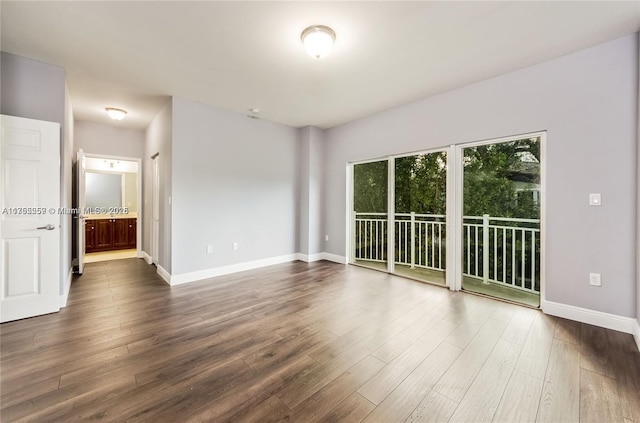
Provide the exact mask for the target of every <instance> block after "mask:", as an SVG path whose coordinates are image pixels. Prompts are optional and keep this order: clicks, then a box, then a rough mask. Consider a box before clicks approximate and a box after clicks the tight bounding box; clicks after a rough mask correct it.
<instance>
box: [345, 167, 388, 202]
mask: <svg viewBox="0 0 640 423" xmlns="http://www.w3.org/2000/svg"><path fill="white" fill-rule="evenodd" d="M353 207H354V210H355V211H356V212H358V213H386V212H387V161H386V160H384V161H379V162H371V163H361V164H356V165H354V166H353Z"/></svg>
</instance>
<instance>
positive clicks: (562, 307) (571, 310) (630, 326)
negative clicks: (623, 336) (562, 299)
mask: <svg viewBox="0 0 640 423" xmlns="http://www.w3.org/2000/svg"><path fill="white" fill-rule="evenodd" d="M540 305H541V308H542V311H543V312H544V313H545V314H550V315H552V316H557V317H563V318H565V319H569V320H575V321H577V322H582V323H587V324H590V325H594V326H600V327H603V328H607V329H613V330H617V331H620V332H625V333H630V334H633V333H634V331H636V330H637V329H636V328H637V325H638V321H637V320H636V319H634V318H632V317H624V316H618V315H617V314H610V313H604V312H602V311H596V310H589V309H587V308H582V307H576V306H572V305H567V304H562V303H554V302H553V301H546V300H543V301H541V304H540ZM636 342H638V336H636Z"/></svg>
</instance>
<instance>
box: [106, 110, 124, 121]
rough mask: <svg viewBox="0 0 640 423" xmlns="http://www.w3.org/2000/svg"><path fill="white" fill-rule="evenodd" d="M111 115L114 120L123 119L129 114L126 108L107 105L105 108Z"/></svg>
mask: <svg viewBox="0 0 640 423" xmlns="http://www.w3.org/2000/svg"><path fill="white" fill-rule="evenodd" d="M105 110H106V111H107V114H108V115H109V117H110V118H111V119H113V120H122V119H124V117H125V116H126V115H127V111H126V110H122V109H116V108H115V107H107V108H106V109H105Z"/></svg>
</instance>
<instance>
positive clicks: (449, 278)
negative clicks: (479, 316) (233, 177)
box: [350, 133, 544, 307]
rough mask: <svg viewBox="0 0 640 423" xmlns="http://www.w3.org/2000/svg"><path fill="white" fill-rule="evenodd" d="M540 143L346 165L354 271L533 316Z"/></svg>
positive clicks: (458, 148)
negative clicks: (466, 295) (427, 285)
mask: <svg viewBox="0 0 640 423" xmlns="http://www.w3.org/2000/svg"><path fill="white" fill-rule="evenodd" d="M543 139H544V133H537V134H532V135H527V136H522V137H511V138H504V139H500V140H493V141H486V142H477V143H469V144H465V145H451V146H449V147H448V148H447V149H444V150H440V151H429V152H424V153H420V154H411V155H403V156H400V155H398V156H390V157H387V158H385V159H381V160H378V161H371V162H366V163H356V164H353V165H352V168H351V169H352V171H353V185H352V188H353V204H352V207H351V208H350V212H351V221H350V228H351V230H350V241H351V255H350V261H351V263H354V264H358V265H362V266H367V267H370V268H374V269H378V270H383V271H387V272H390V273H395V274H398V275H402V276H407V277H411V278H414V279H419V280H422V281H427V282H431V283H435V284H440V285H446V286H449V288H450V289H452V290H460V289H464V290H468V291H472V292H475V293H479V294H483V295H490V296H494V297H499V298H502V299H506V300H509V301H515V302H520V303H523V304H527V305H531V306H534V307H538V306H539V305H540V290H541V285H542V283H541V280H542V273H543V272H542V271H543V269H542V266H541V264H542V263H541V261H542V251H541V249H542V243H541V226H540V222H541V214H542V213H541V204H542V200H541V193H542V182H541V177H542V172H541V170H542V167H541V165H542V162H541V161H542V155H541V147H542V143H543ZM448 253H449V254H448Z"/></svg>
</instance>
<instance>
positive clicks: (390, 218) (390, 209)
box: [345, 146, 455, 289]
mask: <svg viewBox="0 0 640 423" xmlns="http://www.w3.org/2000/svg"><path fill="white" fill-rule="evenodd" d="M453 147H454V146H447V147H438V148H432V149H428V150H420V151H414V152H411V153H404V154H393V155H388V156H384V157H379V158H375V159H367V160H358V161H353V162H349V163H348V164H347V171H346V174H347V189H346V192H347V199H346V204H347V215H346V218H347V225H346V228H347V237H346V244H345V249H346V251H347V254H346V256H347V263H349V264H353V261H354V260H355V255H354V253H355V239H354V234H355V227H354V223H355V222H354V219H353V207H354V202H353V196H354V194H355V192H354V185H355V180H354V174H355V172H354V166H356V165H360V164H366V163H375V162H383V161H385V160H386V161H387V268H386V272H387V273H392V274H395V261H396V260H395V241H396V240H395V235H396V231H395V218H396V216H395V214H396V191H395V190H396V178H395V173H396V172H395V171H396V159H399V158H403V157H411V156H420V155H425V154H433V153H443V152H444V153H447V188H446V197H447V199H446V209H447V210H446V214H445V216H446V229H447V234H449V233H450V232H449V230H450V229H451V228H452V226H451V224H450V223H449V222H450V219H451V217H453V216H455V213H453V211H450V205H451V203H452V200H453V196H452V195H451V194H452V193H454V192H455V191H454V188H455V185H454V184H453V182H452V181H450V179H451V174H452V173H451V169H452V168H451V164H452V163H455V162H454V161H452V159H451V154H452V153H455V149H454V148H453ZM453 241H454V240H453V239H452V237H450V236H448V235H447V240H446V243H445V245H446V249H447V252H448V251H455V244H453ZM452 255H453V254H448V253H447V257H446V260H445V262H446V264H447V269H446V270H445V277H446V279H445V285H446V286H447V287H449V289H452V288H451V287H452V286H453V283H454V282H455V277H454V275H453V274H452V275H449V266H450V265H452V266H453V265H454V264H455V263H454V262H453V260H455V257H450V256H452ZM425 282H426V281H425Z"/></svg>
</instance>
